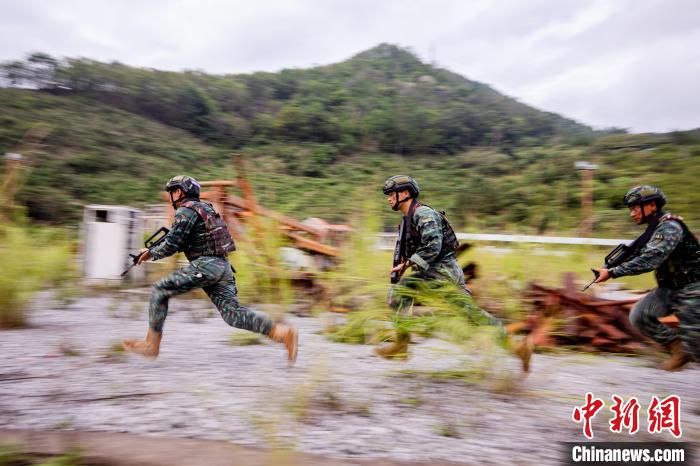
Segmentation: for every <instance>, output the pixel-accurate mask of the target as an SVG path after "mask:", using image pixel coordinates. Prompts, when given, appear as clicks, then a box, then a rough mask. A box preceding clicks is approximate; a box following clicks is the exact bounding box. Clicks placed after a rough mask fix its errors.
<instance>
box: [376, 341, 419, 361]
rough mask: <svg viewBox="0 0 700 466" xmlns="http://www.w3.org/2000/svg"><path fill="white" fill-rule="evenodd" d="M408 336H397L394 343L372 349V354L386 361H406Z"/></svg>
mask: <svg viewBox="0 0 700 466" xmlns="http://www.w3.org/2000/svg"><path fill="white" fill-rule="evenodd" d="M410 341H411V336H410V335H397V336H396V341H394V342H392V343H389V344H387V345H384V346H381V347H379V348H375V349H374V354H376V355H377V356H381V357H383V358H387V359H406V358H407V357H408V343H409V342H410Z"/></svg>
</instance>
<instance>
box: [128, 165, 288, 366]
mask: <svg viewBox="0 0 700 466" xmlns="http://www.w3.org/2000/svg"><path fill="white" fill-rule="evenodd" d="M165 191H167V192H168V194H169V195H170V201H171V203H172V205H173V208H174V209H175V219H174V221H173V225H172V227H171V228H170V231H169V232H168V234H167V235H166V237H165V238H164V241H163V242H162V243H161V244H159V245H157V246H154V247H152V248H151V249H142V250H141V252H140V255H139V258H138V263H139V264H141V263H143V262H144V261H147V260H149V259H152V260H158V259H162V258H164V257H168V256H172V255H173V254H175V253H176V252H180V251H181V252H183V253H184V254H185V256H186V257H187V259H188V260H189V261H190V263H189V265H187V266H186V267H183V268H182V269H180V270H177V271H175V272H173V273H172V274H170V275H168V276H167V277H165V278H162V279H160V280H158V282H156V283H155V285H154V286H153V294H152V295H151V300H150V304H149V307H148V317H149V329H148V334H147V335H146V339H145V340H143V341H139V340H124V341H123V342H122V345H123V347H124V349H125V350H127V351H130V352H133V353H136V354H140V355H142V356H145V357H149V358H155V357H157V356H158V352H159V350H160V342H161V338H162V335H163V324H164V323H165V318H166V316H167V314H168V301H169V299H170V297H172V296H175V295H179V294H182V293H186V292H188V291H191V290H193V289H196V288H202V289H203V290H204V291H205V292H206V293H207V295H208V296H209V299H211V300H212V302H213V303H214V304H215V305H216V307H217V309H218V310H219V312H220V313H221V317H223V319H224V321H226V323H227V324H229V325H230V326H232V327H236V328H241V329H245V330H249V331H251V332H257V333H261V334H263V335H267V336H268V337H270V338H271V339H272V340H274V341H277V342H280V343H283V344H284V345H285V346H286V348H287V355H288V359H289V361H290V363H293V362H294V360H295V359H296V352H297V338H298V334H297V330H296V329H295V328H293V327H288V326H285V325H281V324H275V323H274V322H273V321H272V320H271V319H270V318H269V317H268V316H266V315H265V314H263V313H260V312H256V311H253V310H251V309H248V308H246V307H243V306H241V304H240V303H239V302H238V299H237V298H236V294H237V290H236V279H235V277H234V275H233V272H234V270H233V267H231V265H230V264H229V262H228V254H229V253H230V252H232V251H234V250H235V249H236V247H235V245H234V242H233V239H232V238H231V235H230V234H229V232H228V228H227V226H226V223H225V222H224V220H223V219H222V218H221V217H220V216H219V214H218V213H217V212H216V211H215V210H214V208H213V207H212V205H211V204H208V203H206V202H202V201H200V199H199V191H200V185H199V183H197V181H196V180H195V179H194V178H192V177H190V176H185V175H180V176H176V177H174V178H171V179H170V180H169V181H168V183H167V184H166V185H165Z"/></svg>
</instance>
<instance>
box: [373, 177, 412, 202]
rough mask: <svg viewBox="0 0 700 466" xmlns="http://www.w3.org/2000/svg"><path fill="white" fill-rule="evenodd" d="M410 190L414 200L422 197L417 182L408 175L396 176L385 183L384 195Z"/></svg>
mask: <svg viewBox="0 0 700 466" xmlns="http://www.w3.org/2000/svg"><path fill="white" fill-rule="evenodd" d="M404 189H408V192H409V193H411V197H412V198H414V199H415V198H417V197H418V196H419V195H420V188H419V187H418V183H417V182H416V180H414V179H413V178H411V177H410V176H406V175H394V176H392V177H391V178H389V179H388V180H386V181H385V182H384V189H382V191H383V192H384V194H389V193H394V192H397V191H403V190H404Z"/></svg>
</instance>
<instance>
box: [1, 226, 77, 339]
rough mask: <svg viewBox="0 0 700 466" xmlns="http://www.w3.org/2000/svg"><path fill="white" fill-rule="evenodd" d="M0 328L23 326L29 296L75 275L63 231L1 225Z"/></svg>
mask: <svg viewBox="0 0 700 466" xmlns="http://www.w3.org/2000/svg"><path fill="white" fill-rule="evenodd" d="M0 261H1V262H0V328H12V327H22V326H24V325H26V323H27V317H28V316H27V309H28V305H29V302H30V300H31V298H32V296H33V295H34V294H35V293H36V292H37V291H39V290H40V289H42V288H43V287H51V286H57V285H60V284H61V283H63V282H65V281H66V280H68V279H69V278H70V277H72V276H73V275H74V272H75V267H74V263H73V251H72V243H71V241H69V240H68V239H67V237H66V234H65V232H63V231H61V230H57V229H49V228H33V227H29V226H26V225H22V224H17V223H12V224H11V223H5V224H2V225H0Z"/></svg>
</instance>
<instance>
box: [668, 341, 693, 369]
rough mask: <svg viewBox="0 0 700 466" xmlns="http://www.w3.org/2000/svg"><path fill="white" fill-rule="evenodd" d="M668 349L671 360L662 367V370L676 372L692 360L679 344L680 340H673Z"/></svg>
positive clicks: (680, 343)
mask: <svg viewBox="0 0 700 466" xmlns="http://www.w3.org/2000/svg"><path fill="white" fill-rule="evenodd" d="M668 349H669V351H670V352H671V359H669V360H668V361H666V362H665V363H664V365H663V366H662V367H663V369H664V370H667V371H677V370H680V369H681V368H682V367H683V366H685V365H686V364H688V363H689V362H690V361H692V358H691V357H690V355H689V354H688V353H687V352H686V351H685V348H684V347H683V342H681V340H680V339H676V340H674V341H673V342H672V343H671V344H670V345H668Z"/></svg>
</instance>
